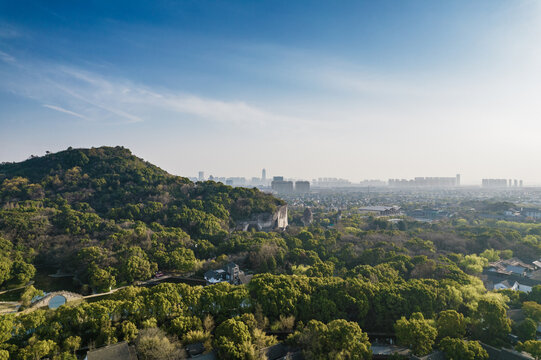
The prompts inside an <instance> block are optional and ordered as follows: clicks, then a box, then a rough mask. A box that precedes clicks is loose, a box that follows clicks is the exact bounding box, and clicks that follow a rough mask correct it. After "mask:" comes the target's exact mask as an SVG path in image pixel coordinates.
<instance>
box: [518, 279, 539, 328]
mask: <svg viewBox="0 0 541 360" xmlns="http://www.w3.org/2000/svg"><path fill="white" fill-rule="evenodd" d="M534 288H535V286H534ZM522 310H523V311H524V313H525V314H526V316H528V317H529V318H531V319H534V320H535V321H538V322H539V321H541V305H540V304H538V303H536V302H534V301H525V302H523V303H522Z"/></svg>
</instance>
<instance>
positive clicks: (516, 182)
mask: <svg viewBox="0 0 541 360" xmlns="http://www.w3.org/2000/svg"><path fill="white" fill-rule="evenodd" d="M514 185H515V187H518V180H517V179H515V180H514Z"/></svg>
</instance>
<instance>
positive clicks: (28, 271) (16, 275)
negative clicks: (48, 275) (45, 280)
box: [11, 260, 36, 284]
mask: <svg viewBox="0 0 541 360" xmlns="http://www.w3.org/2000/svg"><path fill="white" fill-rule="evenodd" d="M34 275H36V268H35V267H34V265H32V264H28V263H26V262H24V261H22V260H15V261H14V262H13V264H12V265H11V278H12V279H13V280H14V281H15V282H16V283H17V284H26V283H27V282H28V281H30V279H32V278H33V277H34Z"/></svg>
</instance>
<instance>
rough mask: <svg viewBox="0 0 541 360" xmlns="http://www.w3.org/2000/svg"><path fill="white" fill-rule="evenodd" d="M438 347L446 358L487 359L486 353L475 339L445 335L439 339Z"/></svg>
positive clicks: (448, 359) (450, 359)
mask: <svg viewBox="0 0 541 360" xmlns="http://www.w3.org/2000/svg"><path fill="white" fill-rule="evenodd" d="M439 348H440V349H441V350H442V351H443V352H444V353H445V358H446V359H447V360H487V359H488V353H487V352H486V351H485V349H483V347H482V346H481V344H479V342H477V341H465V340H461V339H456V338H450V337H446V338H443V340H441V341H440V344H439Z"/></svg>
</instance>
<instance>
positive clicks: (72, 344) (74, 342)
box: [64, 336, 81, 354]
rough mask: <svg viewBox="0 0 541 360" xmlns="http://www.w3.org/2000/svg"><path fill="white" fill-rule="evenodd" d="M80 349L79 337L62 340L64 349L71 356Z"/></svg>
mask: <svg viewBox="0 0 541 360" xmlns="http://www.w3.org/2000/svg"><path fill="white" fill-rule="evenodd" d="M80 347H81V338H80V337H79V336H70V337H68V338H67V339H66V340H64V349H65V350H66V351H69V352H70V353H72V354H75V352H76V351H77V350H79V348H80Z"/></svg>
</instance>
